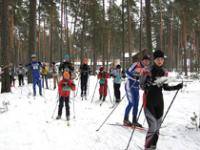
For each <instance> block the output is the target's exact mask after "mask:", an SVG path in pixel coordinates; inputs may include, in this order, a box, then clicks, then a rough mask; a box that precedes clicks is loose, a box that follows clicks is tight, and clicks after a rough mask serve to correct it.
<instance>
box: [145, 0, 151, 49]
mask: <svg viewBox="0 0 200 150" xmlns="http://www.w3.org/2000/svg"><path fill="white" fill-rule="evenodd" d="M145 6H146V9H145V12H146V40H147V42H146V43H147V49H148V51H149V52H150V53H151V52H152V39H151V0H145Z"/></svg>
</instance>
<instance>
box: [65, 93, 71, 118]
mask: <svg viewBox="0 0 200 150" xmlns="http://www.w3.org/2000/svg"><path fill="white" fill-rule="evenodd" d="M65 109H66V119H67V120H69V116H70V106H69V97H65Z"/></svg>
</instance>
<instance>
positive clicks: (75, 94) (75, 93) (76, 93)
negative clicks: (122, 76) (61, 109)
mask: <svg viewBox="0 0 200 150" xmlns="http://www.w3.org/2000/svg"><path fill="white" fill-rule="evenodd" d="M79 85H80V77H79V78H78V86H77V90H76V93H75V96H74V97H76V96H77V94H78V87H79Z"/></svg>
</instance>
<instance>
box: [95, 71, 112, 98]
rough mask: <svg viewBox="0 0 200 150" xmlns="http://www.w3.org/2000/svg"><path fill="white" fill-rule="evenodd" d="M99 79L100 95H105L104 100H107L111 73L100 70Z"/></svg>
mask: <svg viewBox="0 0 200 150" xmlns="http://www.w3.org/2000/svg"><path fill="white" fill-rule="evenodd" d="M97 77H98V79H99V84H100V87H99V95H100V99H101V98H102V97H103V100H105V98H106V96H107V88H108V80H107V79H108V78H110V75H109V74H108V73H107V72H105V71H100V72H99V74H98V76H97Z"/></svg>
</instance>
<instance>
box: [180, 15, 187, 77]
mask: <svg viewBox="0 0 200 150" xmlns="http://www.w3.org/2000/svg"><path fill="white" fill-rule="evenodd" d="M181 25H182V40H183V42H182V43H183V70H184V72H185V76H187V75H188V71H187V51H186V44H187V32H186V16H185V13H183V17H182V23H181Z"/></svg>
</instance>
